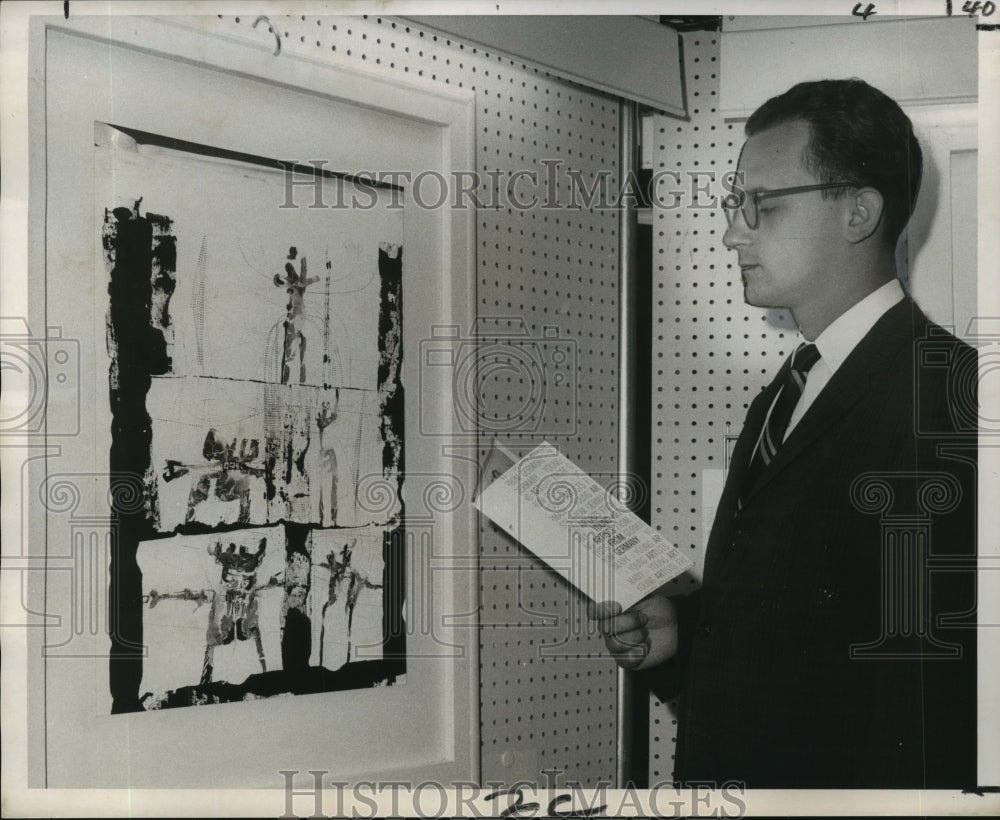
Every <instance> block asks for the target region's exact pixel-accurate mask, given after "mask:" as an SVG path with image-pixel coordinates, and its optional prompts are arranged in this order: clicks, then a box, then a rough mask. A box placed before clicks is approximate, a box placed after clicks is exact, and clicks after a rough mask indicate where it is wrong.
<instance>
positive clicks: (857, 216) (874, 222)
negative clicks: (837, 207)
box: [844, 188, 885, 244]
mask: <svg viewBox="0 0 1000 820" xmlns="http://www.w3.org/2000/svg"><path fill="white" fill-rule="evenodd" d="M844 202H845V204H846V206H847V215H846V217H847V221H846V223H845V226H844V236H845V238H846V239H847V241H848V242H850V243H852V244H856V243H858V242H863V241H864V240H866V239H868V237H870V236H872V235H873V234H874V233H875V231H877V230H878V226H879V224H880V223H881V222H882V213H883V211H884V209H885V200H884V199H882V194H880V193H879V192H878V191H876V190H875V189H874V188H861V189H859V190H857V191H856V192H854V193H852V194H848V195H847V196H846V197H844Z"/></svg>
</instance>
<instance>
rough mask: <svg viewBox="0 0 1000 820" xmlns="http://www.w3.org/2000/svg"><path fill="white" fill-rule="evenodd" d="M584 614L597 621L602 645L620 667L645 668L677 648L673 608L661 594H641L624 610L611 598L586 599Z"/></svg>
mask: <svg viewBox="0 0 1000 820" xmlns="http://www.w3.org/2000/svg"><path fill="white" fill-rule="evenodd" d="M587 617H589V618H590V619H591V620H592V621H597V626H598V629H600V630H601V635H603V636H604V645H605V646H607V648H608V651H609V652H610V653H611V656H612V657H613V658H614V659H615V662H616V663H617V664H618V665H619V666H621V667H622V668H623V669H648V668H649V667H651V666H657V665H659V664H661V663H664V662H665V661H667V660H669V659H670V658H672V657H673V656H674V654H675V653H676V652H677V608H676V607H675V606H674V604H673V602H672V601H671V600H670V599H669V598H667V597H666V596H664V595H659V594H656V593H654V594H653V595H650V596H649V597H647V598H643V599H642V600H641V601H639V602H638V603H637V604H635V605H634V606H632V607H631V608H630V609H629V610H628V611H627V612H622V608H621V605H620V604H618V603H616V602H615V601H603V602H602V603H599V604H595V603H593V602H590V604H589V605H588V607H587Z"/></svg>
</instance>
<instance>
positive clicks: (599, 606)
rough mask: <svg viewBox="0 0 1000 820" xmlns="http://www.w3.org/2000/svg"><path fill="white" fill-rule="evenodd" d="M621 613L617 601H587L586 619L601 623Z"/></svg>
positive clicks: (620, 607) (620, 606)
mask: <svg viewBox="0 0 1000 820" xmlns="http://www.w3.org/2000/svg"><path fill="white" fill-rule="evenodd" d="M621 611H622V605H621V604H620V603H618V602H617V601H601V602H600V603H597V602H595V601H587V617H588V618H589V619H590V620H592V621H603V620H606V619H608V618H614V617H615V616H616V615H618V614H619V613H620V612H621Z"/></svg>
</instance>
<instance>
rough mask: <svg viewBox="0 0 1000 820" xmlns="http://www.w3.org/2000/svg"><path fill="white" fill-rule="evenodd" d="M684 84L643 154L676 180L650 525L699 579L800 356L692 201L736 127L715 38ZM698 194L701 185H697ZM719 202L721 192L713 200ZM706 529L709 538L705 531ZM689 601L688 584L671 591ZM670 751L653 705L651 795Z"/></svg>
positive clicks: (718, 167)
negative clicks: (774, 384) (743, 456)
mask: <svg viewBox="0 0 1000 820" xmlns="http://www.w3.org/2000/svg"><path fill="white" fill-rule="evenodd" d="M682 36H683V43H684V49H683V53H684V78H685V83H686V87H687V106H688V113H689V115H690V120H689V121H687V122H681V121H679V120H677V119H675V118H671V117H666V116H660V117H656V118H655V121H654V128H653V134H654V137H655V139H654V144H653V145H652V146H646V149H647V151H649V154H648V155H649V156H651V158H652V162H653V173H654V174H656V172H657V171H673V172H675V174H676V175H679V176H680V180H681V181H680V183H678V181H677V179H678V177H677V176H676V175H674V174H672V175H670V176H664V177H663V178H662V179H661V180H660V182H659V185H660V186H661V188H662V190H660V191H659V192H658V195H657V200H658V201H660V202H663V203H671V202H673V201H674V199H675V197H674V196H672V195H671V192H673V191H676V192H677V193H678V195H679V197H680V199H679V201H680V207H677V208H673V209H666V208H654V209H653V220H654V221H653V298H654V304H653V321H654V325H655V326H654V329H653V381H652V390H653V431H652V445H653V459H652V492H653V497H652V505H651V507H652V510H651V519H652V523H653V525H654V526H655V527H656V528H657V529H658V530H659V531H660V532H662V533H663V535H664V537H666V538H668V539H669V540H670V541H672V542H674V543H675V544H677V546H678V547H680V548H681V549H682V550H685V551H687V552H689V553H690V555H691V557H692V558H693V559H694V560H695V562H696V565H697V571H696V573H695V574H696V575H697V576H698V577H700V574H701V566H702V563H703V558H704V550H705V544H706V542H707V540H708V535H709V533H708V528H709V527H710V526H711V520H712V515H711V513H712V511H714V507H715V504H716V503H717V500H718V493H719V492H721V486H722V485H721V477H722V470H723V469H724V465H725V453H726V436H727V434H728V435H731V436H736V435H738V434H739V432H740V429H741V427H742V425H743V418H744V416H745V414H746V411H747V408H748V407H749V406H750V402H751V401H752V400H753V398H754V396H756V395H757V393H758V392H759V391H760V390H761V389H763V388H764V387H765V386H766V385H767V384H768V382H770V380H771V379H772V378H773V377H774V374H775V373H776V372H777V369H778V367H779V366H780V364H781V362H782V361H783V359H784V358H785V357H787V356H788V355H789V353H790V352H791V350H792V349H794V347H795V345H796V344H797V339H796V333H797V331H796V330H795V327H794V324H793V323H792V322H791V320H790V317H789V316H788V314H787V312H782V311H769V312H766V313H765V312H764V311H762V310H760V309H758V308H754V307H750V306H748V305H746V304H745V303H744V301H743V287H742V284H741V282H740V273H739V268H738V266H737V264H736V254H735V252H733V251H729V250H727V249H726V246H725V245H723V243H722V237H723V234H724V233H725V231H726V220H725V216H724V215H723V213H722V212H721V210H719V209H718V208H704V207H692V206H693V205H694V204H695V203H696V202H697V203H699V204H700V203H706V202H708V196H707V195H706V194H704V193H703V194H701V195H700V196H695V195H693V192H692V179H691V176H690V174H691V173H697V172H715V173H716V174H717V177H718V179H719V180H721V176H722V174H724V173H725V172H726V171H728V170H731V169H733V168H735V167H736V162H737V160H738V158H739V151H740V147H741V146H742V144H743V140H744V137H743V122H727V121H726V120H724V119H723V118H722V116H721V115H720V114H719V113H718V111H717V105H718V97H719V73H720V71H719V68H720V67H719V52H720V49H719V34H718V33H717V32H688V33H685V34H683V35H682ZM698 179H699V182H698V184H699V186H701V187H704V185H705V184H706V180H708V179H710V178H709V177H707V176H700V177H698ZM720 191H722V192H724V191H723V189H722V188H721V187H720V186H719V183H718V182H715V183H712V184H711V195H712V196H715V197H716V198H718V197H719V196H720ZM706 519H707V526H706ZM675 584H676V586H677V588H678V591H680V592H689V591H690V590H691V589H693V588H694V585H695V582H694V580H693V579H692V578H691V577H689V576H687V575H685V576H682V578H681V579H680V580H679V581H677V582H675ZM675 740H676V703H671V704H661V703H660V702H659V701H658V700H657V699H656V698H652V701H651V704H650V755H649V757H650V784H651V785H652V784H654V783H658V782H663V781H669V780H670V779H671V777H672V773H673V754H674V745H675Z"/></svg>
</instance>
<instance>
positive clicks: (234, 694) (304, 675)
mask: <svg viewBox="0 0 1000 820" xmlns="http://www.w3.org/2000/svg"><path fill="white" fill-rule="evenodd" d="M404 671H405V670H404V668H403V664H402V662H401V661H395V662H386V661H356V662H354V663H348V664H345V665H344V666H342V667H340V669H336V670H333V671H331V670H329V669H324V668H323V667H319V666H310V667H309V668H308V669H306V670H301V671H299V670H297V671H295V672H289V670H287V669H282V670H276V671H274V672H261V673H259V674H256V675H251V676H250V677H249V678H247V679H246V680H245V681H244V682H243V683H238V684H234V683H225V682H222V681H219V682H216V683H208V684H205V685H201V686H182V687H179V688H177V689H173V690H171V691H169V692H166V693H165V694H164V695H163V696H162V699H160V701H159V703H158V704H156V705H155V706H153V704H152V696H147V697H146V700H147V701H148V702H149V703H148V705H147V707H146V708H159V709H171V708H174V707H177V706H199V705H202V704H206V703H238V702H240V701H244V700H247V699H248V697H247V696H248V695H249V696H250V698H255V697H256V698H269V697H274V696H275V695H283V694H293V695H314V694H319V693H323V692H341V691H344V690H347V689H364V688H370V687H372V686H388V685H391V684H393V683H395V682H396V678H397V677H398V676H399V675H401V674H402V673H403V672H404Z"/></svg>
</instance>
